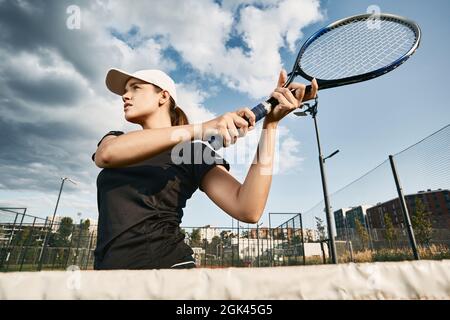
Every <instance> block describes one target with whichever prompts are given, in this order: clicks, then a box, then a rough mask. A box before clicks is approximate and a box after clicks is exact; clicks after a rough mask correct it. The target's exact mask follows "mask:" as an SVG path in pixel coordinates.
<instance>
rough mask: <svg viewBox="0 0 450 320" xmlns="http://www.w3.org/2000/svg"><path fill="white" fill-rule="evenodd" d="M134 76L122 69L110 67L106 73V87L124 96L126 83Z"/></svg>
mask: <svg viewBox="0 0 450 320" xmlns="http://www.w3.org/2000/svg"><path fill="white" fill-rule="evenodd" d="M132 77H133V76H132V75H131V74H129V73H127V72H125V71H123V70H120V69H110V70H109V71H108V73H107V75H106V80H105V81H106V87H107V88H108V89H109V90H110V91H111V92H113V93H115V94H118V95H120V96H122V95H123V94H124V93H125V85H126V84H127V81H128V79H130V78H132Z"/></svg>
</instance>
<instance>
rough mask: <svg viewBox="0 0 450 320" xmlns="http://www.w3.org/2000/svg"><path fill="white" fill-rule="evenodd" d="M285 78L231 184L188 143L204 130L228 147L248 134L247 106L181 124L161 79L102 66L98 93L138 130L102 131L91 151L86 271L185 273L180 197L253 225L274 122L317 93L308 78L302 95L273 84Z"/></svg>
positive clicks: (219, 162) (214, 157)
mask: <svg viewBox="0 0 450 320" xmlns="http://www.w3.org/2000/svg"><path fill="white" fill-rule="evenodd" d="M286 78H287V75H286V72H285V71H284V70H283V71H282V72H281V73H280V76H279V80H278V85H277V88H276V89H275V90H274V92H273V93H272V96H273V97H275V98H276V99H277V100H278V101H279V104H278V105H277V106H276V107H275V108H274V109H273V110H272V111H271V112H270V113H269V114H268V115H267V116H266V117H265V119H264V123H263V129H265V130H262V133H261V137H260V140H259V145H258V150H257V152H256V155H255V160H254V161H253V164H252V165H251V167H250V169H249V171H248V173H247V176H246V178H245V181H244V183H242V184H241V183H240V182H238V181H237V180H236V179H235V178H234V177H233V176H232V175H231V174H230V173H229V169H230V166H229V164H228V163H227V162H226V161H225V160H224V159H223V158H221V157H220V156H219V155H218V154H217V153H215V151H214V150H213V149H212V148H210V146H208V145H207V144H206V143H203V142H202V141H198V140H203V141H208V139H209V138H210V135H209V134H210V133H215V134H216V137H218V138H219V139H220V138H221V139H222V141H223V146H224V147H228V146H230V145H232V144H234V143H235V142H236V141H237V139H238V138H239V137H243V136H245V135H246V134H247V132H248V131H249V130H252V129H254V126H255V115H254V114H253V113H252V112H251V111H250V109H248V108H242V109H239V110H237V111H234V112H227V113H225V114H223V115H221V116H219V117H217V118H215V119H212V120H210V121H206V122H204V123H201V124H196V125H194V124H189V122H188V119H187V117H186V115H185V113H184V112H183V111H182V110H181V108H180V107H179V106H178V105H177V102H178V99H177V94H176V90H175V84H174V81H173V80H172V79H171V78H170V77H169V76H168V75H167V74H165V73H164V72H162V71H159V70H141V71H138V72H135V73H133V74H130V73H127V72H124V71H122V70H119V69H111V70H109V72H108V74H107V76H106V85H107V87H108V89H109V90H111V91H112V92H113V93H116V94H118V95H120V96H121V97H122V100H123V108H124V113H125V119H126V120H127V121H129V122H131V123H135V124H138V125H140V126H141V127H142V130H138V131H132V132H128V133H124V132H121V131H110V132H108V133H107V134H106V135H105V136H104V137H103V138H102V139H101V140H100V142H99V143H98V145H97V147H98V148H97V151H96V152H95V153H94V154H93V155H92V160H93V161H95V164H96V165H97V166H98V167H100V168H103V170H102V171H101V172H100V173H99V175H98V178H97V204H98V211H99V220H98V237H97V247H96V250H95V262H94V268H95V269H96V270H104V269H161V268H194V267H195V261H194V258H193V257H192V254H193V251H192V249H191V248H190V247H189V246H188V245H187V244H186V243H185V242H184V238H185V236H184V234H183V233H182V232H181V228H180V223H181V218H182V216H183V208H184V207H185V205H186V201H187V200H188V199H189V198H190V197H191V196H192V194H193V193H194V192H195V191H196V190H197V189H200V190H201V191H203V192H205V193H206V195H207V196H208V197H209V199H211V200H212V201H213V202H214V203H215V204H216V205H217V206H219V207H220V208H221V209H222V210H224V211H225V212H226V213H228V214H229V215H230V216H232V217H233V218H234V219H237V220H240V221H242V222H247V223H256V222H257V221H258V220H259V218H260V217H261V215H262V214H263V210H264V207H265V204H266V200H267V197H268V194H269V189H270V185H271V181H272V167H273V159H274V147H275V133H276V129H277V126H278V123H279V121H280V120H281V119H282V118H284V117H285V116H286V115H287V114H289V113H290V112H292V111H293V110H294V109H296V108H297V107H299V106H300V104H301V102H302V100H307V99H311V98H313V97H315V95H316V92H317V83H316V81H315V80H313V81H312V88H313V89H312V90H311V92H309V93H307V94H306V95H305V85H303V84H300V83H291V84H290V85H289V86H288V88H283V87H282V86H283V83H284V82H285V81H286ZM292 89H295V91H294V93H292V92H291V91H290V90H292ZM245 118H247V119H248V120H249V121H247V120H246V119H245ZM194 140H195V141H194ZM180 159H181V160H183V161H180Z"/></svg>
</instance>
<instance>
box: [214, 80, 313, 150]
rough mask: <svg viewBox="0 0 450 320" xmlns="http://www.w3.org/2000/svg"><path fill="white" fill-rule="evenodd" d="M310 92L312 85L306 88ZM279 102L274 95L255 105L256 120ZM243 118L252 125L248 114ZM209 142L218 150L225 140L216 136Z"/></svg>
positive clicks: (293, 90) (306, 91)
mask: <svg viewBox="0 0 450 320" xmlns="http://www.w3.org/2000/svg"><path fill="white" fill-rule="evenodd" d="M291 92H292V93H294V92H295V89H292V90H291ZM309 92H311V86H310V85H307V86H306V88H305V93H309ZM277 104H278V100H277V99H275V98H274V97H271V98H270V99H268V100H267V101H265V102H261V103H260V104H258V105H257V106H256V107H254V108H253V109H252V112H253V113H254V114H255V117H256V121H255V122H258V121H259V120H261V119H262V118H264V117H265V116H266V115H267V114H268V113H269V112H270V111H272V108H273V107H275V106H276V105H277ZM243 118H244V119H245V120H246V121H247V122H248V125H249V126H250V120H249V119H248V118H247V117H246V116H244V117H243ZM208 142H209V144H210V145H211V146H212V147H213V148H214V150H218V149H220V148H222V147H223V142H222V141H221V139H216V137H215V136H212V137H210V138H209V140H208Z"/></svg>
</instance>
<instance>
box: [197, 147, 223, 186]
mask: <svg viewBox="0 0 450 320" xmlns="http://www.w3.org/2000/svg"><path fill="white" fill-rule="evenodd" d="M192 146H193V149H194V150H193V152H192V155H193V162H192V163H193V171H194V179H195V183H196V184H197V186H198V187H199V189H200V190H201V191H203V192H204V190H203V189H202V188H201V181H202V179H203V177H204V176H205V174H206V173H207V172H208V171H209V170H211V169H212V168H214V167H215V166H217V165H222V166H224V167H225V168H226V169H227V171H230V164H229V163H228V162H227V161H226V160H225V159H223V158H222V157H221V156H220V155H219V154H218V153H216V152H215V151H214V150H213V149H212V148H211V147H210V146H208V145H206V144H205V143H202V142H194V143H192Z"/></svg>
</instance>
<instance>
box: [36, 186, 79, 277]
mask: <svg viewBox="0 0 450 320" xmlns="http://www.w3.org/2000/svg"><path fill="white" fill-rule="evenodd" d="M61 180H62V181H61V187H60V188H59V194H58V200H57V201H56V206H55V211H54V212H53V216H52V220H51V221H50V228H49V229H48V230H47V232H46V234H45V238H44V243H43V244H42V250H41V255H40V256H39V265H38V271H41V270H42V260H43V259H44V255H45V249H46V247H47V242H48V236H49V233H50V232H51V230H52V228H53V221H55V216H56V210H58V204H59V199H60V198H61V192H62V189H63V186H64V182H65V181H66V180H69V181H70V182H72V183H73V184H75V185H76V184H77V183H76V182H74V181H73V180H71V179H69V178H67V177H65V178H61Z"/></svg>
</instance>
